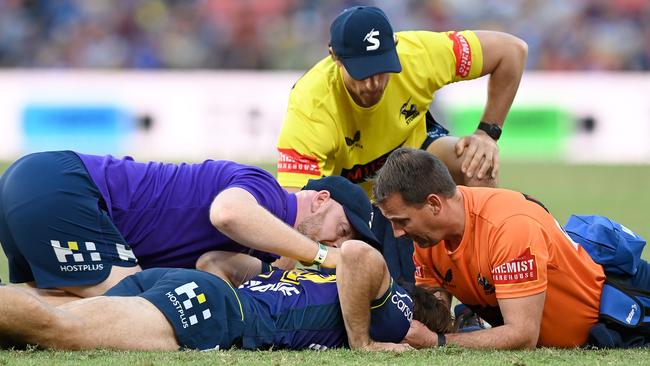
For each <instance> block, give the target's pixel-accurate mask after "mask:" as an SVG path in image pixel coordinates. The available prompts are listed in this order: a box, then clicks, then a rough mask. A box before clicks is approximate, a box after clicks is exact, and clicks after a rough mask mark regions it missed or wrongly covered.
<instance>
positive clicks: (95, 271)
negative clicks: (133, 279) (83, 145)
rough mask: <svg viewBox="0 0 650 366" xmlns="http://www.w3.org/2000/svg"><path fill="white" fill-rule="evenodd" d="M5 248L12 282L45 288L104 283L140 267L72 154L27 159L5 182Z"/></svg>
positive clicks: (0, 188) (0, 225) (0, 200)
mask: <svg viewBox="0 0 650 366" xmlns="http://www.w3.org/2000/svg"><path fill="white" fill-rule="evenodd" d="M0 243H2V248H3V249H4V252H5V254H6V255H7V259H8V260H9V279H10V281H11V282H14V283H21V282H32V281H35V282H36V285H37V286H38V287H39V288H53V287H64V286H83V285H93V284H97V283H101V282H102V281H104V280H105V279H106V278H107V277H108V275H109V274H110V271H111V267H112V266H113V265H116V266H121V267H132V266H135V265H136V262H137V261H136V258H135V256H134V255H133V252H132V251H131V248H130V247H129V246H128V245H127V244H126V241H125V240H124V238H123V237H122V234H120V232H119V231H118V230H117V228H116V227H115V225H114V224H113V222H112V221H111V218H110V217H109V215H108V213H107V212H106V209H105V204H104V202H103V199H102V197H101V194H100V192H99V190H98V189H97V186H96V185H95V184H94V183H93V181H92V179H91V178H90V176H89V174H88V172H87V170H86V167H85V166H84V165H83V163H82V162H81V159H79V157H78V156H77V155H76V154H75V153H73V152H71V151H56V152H43V153H36V154H31V155H27V156H25V157H23V158H21V159H19V160H18V161H16V162H15V163H14V164H12V165H11V166H10V167H9V169H7V171H6V172H5V173H4V175H3V176H2V177H0Z"/></svg>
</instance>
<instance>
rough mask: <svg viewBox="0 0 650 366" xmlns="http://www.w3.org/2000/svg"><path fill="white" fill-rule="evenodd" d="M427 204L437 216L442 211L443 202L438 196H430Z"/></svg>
mask: <svg viewBox="0 0 650 366" xmlns="http://www.w3.org/2000/svg"><path fill="white" fill-rule="evenodd" d="M425 203H426V205H427V206H428V207H429V208H430V209H431V210H432V211H433V214H434V215H437V214H438V213H439V212H440V210H441V209H442V200H441V199H440V196H438V195H437V194H433V193H431V194H429V195H428V196H427V199H426V202H425Z"/></svg>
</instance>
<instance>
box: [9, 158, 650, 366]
mask: <svg viewBox="0 0 650 366" xmlns="http://www.w3.org/2000/svg"><path fill="white" fill-rule="evenodd" d="M262 166H263V167H264V168H266V169H269V170H271V171H273V169H274V167H273V166H272V165H267V164H264V165H262ZM4 168H6V165H4V166H0V171H3V170H4ZM499 184H500V186H501V187H504V188H511V189H515V190H519V191H523V192H526V193H528V194H531V195H533V196H535V197H536V198H538V199H539V200H541V201H542V202H543V203H544V204H545V205H546V207H547V208H548V209H549V210H550V211H551V212H552V213H553V214H554V215H555V217H556V218H557V219H558V221H559V222H560V223H561V224H564V222H566V219H567V218H568V216H569V215H570V214H571V213H580V214H601V215H606V216H609V217H611V218H612V219H614V220H617V221H619V222H620V223H623V224H625V225H626V226H628V227H629V228H630V229H632V230H634V231H636V232H637V233H639V234H641V235H642V236H643V237H644V238H650V227H648V225H647V222H646V217H647V212H648V210H647V208H648V207H650V194H648V193H647V190H648V187H650V166H573V165H543V164H542V165H540V164H521V163H509V162H506V163H504V164H503V166H502V168H501V177H500V182H499ZM644 254H645V257H646V258H647V259H648V258H650V256H649V254H650V252H648V251H646V252H645V253H644ZM6 274H7V270H6V259H5V258H4V256H1V258H0V277H2V278H5V279H6V278H7V277H6V276H7V275H6ZM0 311H2V309H0ZM649 359H650V351H645V350H632V351H630V350H589V351H585V350H556V349H539V350H536V351H508V352H504V351H475V350H465V349H460V348H455V347H449V348H446V349H442V350H423V351H415V352H408V353H405V354H399V355H396V354H389V353H365V352H358V351H350V350H330V351H327V352H315V351H304V352H285V351H282V352H249V351H241V350H235V351H225V352H223V351H220V352H207V353H205V352H110V351H87V352H50V351H33V350H32V351H0V365H5V364H21V365H24V364H33V365H51V364H92V365H124V364H130V365H158V364H173V365H175V364H178V365H180V364H185V363H193V364H206V365H207V364H210V365H213V364H229V365H239V364H244V365H304V364H313V365H319V366H321V365H340V364H346V365H371V364H372V365H374V364H385V365H438V364H448V365H459V364H462V365H464V366H465V365H504V364H505V365H529V364H552V365H556V364H569V365H574V364H580V365H587V364H588V365H611V364H614V365H618V364H625V365H645V364H648V363H649V361H648V360H649Z"/></svg>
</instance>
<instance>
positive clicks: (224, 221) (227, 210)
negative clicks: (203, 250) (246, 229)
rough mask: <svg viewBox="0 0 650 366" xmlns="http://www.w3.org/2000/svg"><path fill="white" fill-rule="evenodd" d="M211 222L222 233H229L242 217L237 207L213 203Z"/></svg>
mask: <svg viewBox="0 0 650 366" xmlns="http://www.w3.org/2000/svg"><path fill="white" fill-rule="evenodd" d="M210 222H211V223H212V226H214V227H215V228H217V230H219V231H220V232H221V233H223V234H226V235H228V233H229V232H231V231H232V230H233V227H235V226H236V225H237V224H238V223H239V222H241V219H240V217H239V213H238V210H237V209H236V208H235V207H231V205H223V204H216V203H213V204H212V206H211V207H210Z"/></svg>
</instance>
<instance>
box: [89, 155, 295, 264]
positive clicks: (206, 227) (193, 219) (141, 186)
mask: <svg viewBox="0 0 650 366" xmlns="http://www.w3.org/2000/svg"><path fill="white" fill-rule="evenodd" d="M77 155H79V157H80V158H81V160H82V161H83V163H84V165H85V166H86V169H87V170H88V173H89V174H90V176H91V178H92V180H93V181H94V182H95V184H96V185H97V188H98V189H99V191H100V192H101V195H102V197H103V198H104V201H105V202H106V206H107V208H108V213H109V215H110V216H111V218H112V219H113V222H114V223H115V226H116V227H117V229H118V230H119V231H120V233H121V234H122V235H123V236H124V239H126V242H127V244H128V245H130V246H131V249H133V252H134V254H135V256H136V257H137V258H138V262H139V264H140V266H142V267H143V268H151V267H182V268H194V266H195V264H196V260H197V259H198V258H199V256H201V254H203V253H205V252H207V251H210V250H226V251H231V252H241V253H250V254H251V255H254V256H255V257H258V258H260V259H262V260H264V261H269V262H270V261H273V260H274V259H275V258H277V256H276V255H273V254H269V253H266V252H260V251H255V250H252V249H250V248H248V247H244V246H242V245H239V244H237V243H236V242H234V241H232V240H231V239H230V238H228V237H227V236H225V235H224V234H222V233H220V232H219V231H218V230H217V229H216V228H215V227H214V226H213V225H212V223H211V222H210V214H209V212H210V204H211V203H212V201H213V200H214V198H215V197H216V196H217V194H219V192H221V191H223V190H224V189H227V188H232V187H238V188H242V189H244V190H246V191H247V192H249V193H250V194H252V195H253V197H255V199H256V200H257V202H258V203H259V204H260V205H261V206H263V207H264V208H266V209H267V210H268V211H270V212H271V213H272V214H273V215H275V216H276V217H278V218H279V219H280V220H282V221H284V222H285V223H286V224H287V225H289V226H293V224H294V222H295V220H296V207H297V203H296V196H295V195H294V194H291V193H288V192H287V191H285V190H284V189H283V188H282V187H280V185H279V184H278V182H277V181H276V180H275V178H274V177H273V176H272V175H271V174H269V173H268V172H266V171H265V170H263V169H260V168H257V167H253V166H248V165H241V164H237V163H235V162H232V161H225V160H219V161H214V160H206V161H204V162H203V163H200V164H167V163H157V162H149V163H138V162H135V161H133V158H131V157H125V158H123V159H116V158H114V157H112V156H110V155H108V156H95V155H84V154H79V153H77ZM254 219H255V218H254V217H251V220H254Z"/></svg>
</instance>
